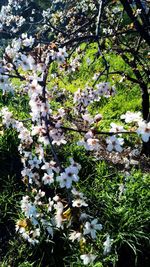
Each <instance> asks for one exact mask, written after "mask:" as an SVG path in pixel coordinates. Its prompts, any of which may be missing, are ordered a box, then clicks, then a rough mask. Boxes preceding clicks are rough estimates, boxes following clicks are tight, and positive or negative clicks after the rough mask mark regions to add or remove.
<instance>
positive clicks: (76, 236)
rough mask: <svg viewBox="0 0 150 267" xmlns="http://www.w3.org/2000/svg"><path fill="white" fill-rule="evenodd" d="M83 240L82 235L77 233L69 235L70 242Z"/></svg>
mask: <svg viewBox="0 0 150 267" xmlns="http://www.w3.org/2000/svg"><path fill="white" fill-rule="evenodd" d="M81 238H82V234H81V233H80V232H77V231H72V232H71V233H70V235H69V240H71V241H72V242H74V241H75V240H77V241H80V240H81Z"/></svg>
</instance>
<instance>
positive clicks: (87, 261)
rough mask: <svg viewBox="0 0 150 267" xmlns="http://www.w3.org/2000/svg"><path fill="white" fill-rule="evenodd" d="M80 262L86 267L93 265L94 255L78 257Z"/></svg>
mask: <svg viewBox="0 0 150 267" xmlns="http://www.w3.org/2000/svg"><path fill="white" fill-rule="evenodd" d="M80 258H81V260H83V264H84V265H88V264H91V263H93V261H94V260H95V259H96V255H93V254H83V255H81V256H80Z"/></svg>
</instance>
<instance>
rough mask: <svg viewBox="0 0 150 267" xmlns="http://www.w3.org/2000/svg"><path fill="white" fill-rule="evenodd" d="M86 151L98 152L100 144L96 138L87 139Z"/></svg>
mask: <svg viewBox="0 0 150 267" xmlns="http://www.w3.org/2000/svg"><path fill="white" fill-rule="evenodd" d="M86 149H87V150H90V151H93V150H94V151H98V150H99V149H100V144H99V140H98V139H96V138H89V139H87V147H86Z"/></svg>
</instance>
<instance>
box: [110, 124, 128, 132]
mask: <svg viewBox="0 0 150 267" xmlns="http://www.w3.org/2000/svg"><path fill="white" fill-rule="evenodd" d="M110 126H111V129H110V132H115V133H117V132H124V131H125V129H124V128H123V126H121V125H118V124H116V123H114V122H112V123H111V124H110Z"/></svg>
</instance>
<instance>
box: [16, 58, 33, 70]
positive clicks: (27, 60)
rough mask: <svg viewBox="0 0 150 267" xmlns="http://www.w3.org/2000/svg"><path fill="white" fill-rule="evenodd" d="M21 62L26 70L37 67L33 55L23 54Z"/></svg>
mask: <svg viewBox="0 0 150 267" xmlns="http://www.w3.org/2000/svg"><path fill="white" fill-rule="evenodd" d="M19 63H20V65H21V67H22V69H23V70H24V71H27V70H33V69H34V68H35V61H34V59H33V57H32V56H31V55H29V56H26V55H24V54H21V60H20V61H19Z"/></svg>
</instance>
